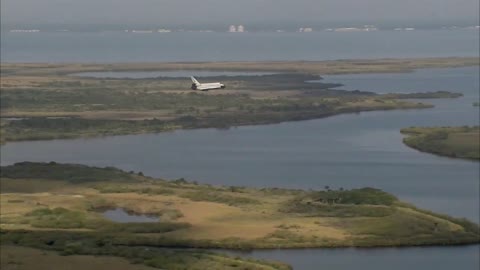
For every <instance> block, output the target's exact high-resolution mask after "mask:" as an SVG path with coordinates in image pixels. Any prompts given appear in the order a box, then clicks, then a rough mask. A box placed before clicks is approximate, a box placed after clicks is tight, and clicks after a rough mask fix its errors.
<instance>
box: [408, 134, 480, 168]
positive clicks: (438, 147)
mask: <svg viewBox="0 0 480 270" xmlns="http://www.w3.org/2000/svg"><path fill="white" fill-rule="evenodd" d="M401 132H402V133H403V134H405V135H408V136H407V137H406V138H404V140H403V141H404V143H405V144H406V145H408V146H410V147H412V148H415V149H417V150H419V151H422V152H428V153H433V154H437V155H441V156H448V157H455V158H465V159H474V160H480V128H479V127H478V126H476V127H411V128H405V129H402V130H401Z"/></svg>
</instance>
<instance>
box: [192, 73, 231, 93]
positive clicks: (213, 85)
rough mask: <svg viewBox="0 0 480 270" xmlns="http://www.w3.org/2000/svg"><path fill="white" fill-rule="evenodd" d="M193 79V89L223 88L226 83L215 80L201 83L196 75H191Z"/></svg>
mask: <svg viewBox="0 0 480 270" xmlns="http://www.w3.org/2000/svg"><path fill="white" fill-rule="evenodd" d="M190 79H192V90H200V91H208V90H212V89H223V88H225V84H223V83H219V82H214V83H199V82H198V81H197V79H195V77H193V76H192V77H190Z"/></svg>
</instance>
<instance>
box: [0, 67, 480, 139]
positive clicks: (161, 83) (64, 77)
mask: <svg viewBox="0 0 480 270" xmlns="http://www.w3.org/2000/svg"><path fill="white" fill-rule="evenodd" d="M468 65H478V58H440V59H384V60H365V61H353V60H352V61H323V62H242V63H240V62H223V63H163V64H162V63H159V64H148V63H144V64H111V65H101V64H95V65H93V64H92V65H89V64H9V63H2V64H1V73H2V80H1V82H0V83H1V92H0V95H1V96H0V97H1V99H0V101H1V115H2V120H1V123H0V127H1V142H2V143H5V142H8V141H20V140H47V139H60V138H65V139H67V138H78V137H92V136H109V135H123V134H140V133H156V132H164V131H169V130H175V129H190V128H229V127H234V126H240V125H253V124H267V123H279V122H283V121H296V120H307V119H314V118H321V117H327V116H331V115H335V114H340V113H356V112H361V111H371V110H392V109H417V108H430V107H431V106H430V105H427V104H422V103H416V102H410V101H401V100H400V99H405V98H412V97H416V98H422V97H423V98H433V97H436V98H449V97H457V96H458V94H455V93H450V92H434V91H433V92H428V93H416V94H409V95H402V94H393V95H378V94H375V93H372V92H361V91H342V90H338V89H337V88H335V87H338V86H339V85H337V84H326V83H305V81H309V80H318V79H321V77H320V76H319V75H318V74H336V73H366V72H406V71H411V70H412V69H414V68H425V67H452V66H468ZM179 69H191V70H197V69H198V70H222V71H235V70H241V71H273V72H281V73H282V74H272V75H262V76H233V77H217V78H211V79H212V80H221V81H222V82H224V83H225V84H226V85H227V89H225V90H221V91H209V92H194V91H192V90H190V89H189V88H190V82H189V80H188V79H181V78H152V79H95V78H85V77H75V76H70V74H72V73H78V72H87V71H125V70H136V71H142V70H145V71H146V70H179ZM432 90H435V89H432Z"/></svg>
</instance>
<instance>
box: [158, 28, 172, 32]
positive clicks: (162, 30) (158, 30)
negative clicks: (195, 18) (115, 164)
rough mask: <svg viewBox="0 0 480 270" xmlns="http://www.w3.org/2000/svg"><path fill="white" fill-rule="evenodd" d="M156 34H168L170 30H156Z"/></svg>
mask: <svg viewBox="0 0 480 270" xmlns="http://www.w3.org/2000/svg"><path fill="white" fill-rule="evenodd" d="M157 32H158V33H170V32H172V30H170V29H163V28H162V29H158V30H157Z"/></svg>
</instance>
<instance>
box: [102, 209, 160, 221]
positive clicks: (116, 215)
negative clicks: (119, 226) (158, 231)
mask: <svg viewBox="0 0 480 270" xmlns="http://www.w3.org/2000/svg"><path fill="white" fill-rule="evenodd" d="M103 216H104V217H105V218H106V219H108V220H111V221H114V222H119V223H131V222H158V221H159V218H158V217H152V216H147V215H140V214H130V213H128V212H127V211H125V209H123V208H115V209H111V210H107V211H105V212H103Z"/></svg>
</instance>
